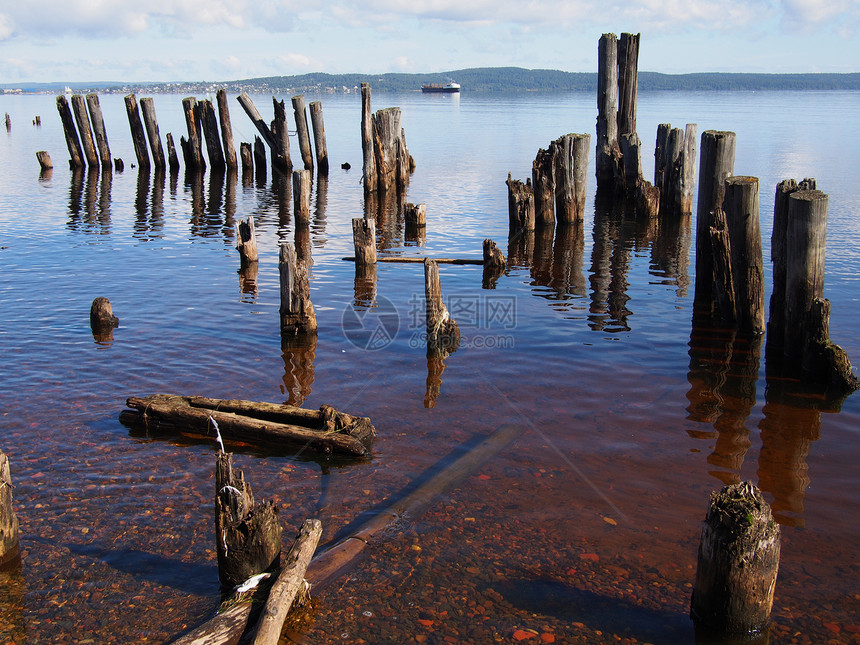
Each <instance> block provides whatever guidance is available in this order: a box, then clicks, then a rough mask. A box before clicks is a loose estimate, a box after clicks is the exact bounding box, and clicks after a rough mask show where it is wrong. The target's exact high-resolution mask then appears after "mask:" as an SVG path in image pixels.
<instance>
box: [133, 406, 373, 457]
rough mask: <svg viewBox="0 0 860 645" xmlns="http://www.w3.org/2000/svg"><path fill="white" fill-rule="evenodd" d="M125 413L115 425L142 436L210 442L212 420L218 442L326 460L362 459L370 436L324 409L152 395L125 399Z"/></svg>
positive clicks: (362, 422) (356, 422)
mask: <svg viewBox="0 0 860 645" xmlns="http://www.w3.org/2000/svg"><path fill="white" fill-rule="evenodd" d="M126 405H128V407H129V408H131V410H126V411H124V412H123V413H122V414H120V421H121V422H123V423H125V424H126V425H129V426H132V427H138V428H139V427H142V428H143V429H145V430H146V431H147V432H153V433H163V434H184V435H191V436H195V437H201V438H208V439H212V440H214V439H215V437H216V432H215V426H214V425H213V423H212V422H213V420H214V421H215V423H217V424H218V429H219V430H220V433H221V437H222V438H223V439H224V440H226V441H230V440H236V441H242V442H245V443H251V444H260V445H269V446H284V445H285V444H286V445H301V446H302V448H303V449H310V450H314V451H317V452H322V453H326V454H330V453H338V454H344V455H355V456H364V455H367V454H368V453H369V452H370V448H371V446H372V445H373V440H374V438H375V437H376V430H375V428H374V427H373V424H371V422H370V419H368V418H367V417H355V416H353V415H351V414H346V413H345V412H339V411H337V410H335V409H334V408H332V407H331V406H328V405H323V406H320V409H319V410H307V409H304V408H298V407H295V406H292V405H285V404H278V403H265V402H258V401H244V400H229V399H212V398H207V397H201V396H179V395H172V394H155V395H151V396H147V397H129V398H128V400H127V401H126Z"/></svg>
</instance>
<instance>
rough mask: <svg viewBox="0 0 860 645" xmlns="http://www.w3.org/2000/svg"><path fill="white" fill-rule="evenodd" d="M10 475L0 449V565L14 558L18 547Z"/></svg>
mask: <svg viewBox="0 0 860 645" xmlns="http://www.w3.org/2000/svg"><path fill="white" fill-rule="evenodd" d="M12 490H13V487H12V475H11V473H10V471H9V458H8V457H7V456H6V454H5V453H4V452H3V451H2V450H0V565H2V564H5V563H6V562H9V561H10V560H12V559H14V558H15V557H16V556H17V555H18V554H19V552H20V550H19V547H18V528H19V527H18V516H17V515H15V509H14V508H13V507H12Z"/></svg>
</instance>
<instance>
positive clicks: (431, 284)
mask: <svg viewBox="0 0 860 645" xmlns="http://www.w3.org/2000/svg"><path fill="white" fill-rule="evenodd" d="M424 297H425V301H426V311H425V321H426V324H427V351H428V353H431V352H432V353H439V354H441V355H448V354H451V353H453V352H454V351H456V350H457V348H458V347H459V346H460V327H459V325H457V322H456V321H455V320H454V319H453V318H451V315H450V314H449V313H448V308H447V307H446V306H445V302H444V301H443V298H442V285H441V283H440V281H439V265H438V264H437V263H436V261H435V260H431V259H430V258H425V260H424Z"/></svg>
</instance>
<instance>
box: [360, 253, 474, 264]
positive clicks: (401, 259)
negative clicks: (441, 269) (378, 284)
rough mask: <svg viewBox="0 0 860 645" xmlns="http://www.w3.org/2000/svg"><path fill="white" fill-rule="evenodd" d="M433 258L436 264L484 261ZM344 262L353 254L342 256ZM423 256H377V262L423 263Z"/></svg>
mask: <svg viewBox="0 0 860 645" xmlns="http://www.w3.org/2000/svg"><path fill="white" fill-rule="evenodd" d="M430 259H431V260H434V261H435V262H436V263H437V264H478V265H481V264H483V263H484V261H483V260H479V259H477V258H430ZM343 260H344V261H345V262H355V256H354V255H348V256H346V257H345V258H343ZM424 260H425V258H422V257H419V258H414V257H387V258H380V257H377V258H376V261H377V262H400V263H403V264H424Z"/></svg>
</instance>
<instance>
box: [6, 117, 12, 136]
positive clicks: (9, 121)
mask: <svg viewBox="0 0 860 645" xmlns="http://www.w3.org/2000/svg"><path fill="white" fill-rule="evenodd" d="M5 121H6V132H11V131H12V118H11V117H10V116H9V113H8V112H6V119H5Z"/></svg>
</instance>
